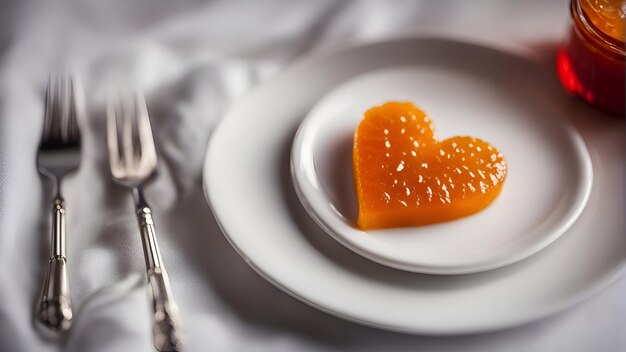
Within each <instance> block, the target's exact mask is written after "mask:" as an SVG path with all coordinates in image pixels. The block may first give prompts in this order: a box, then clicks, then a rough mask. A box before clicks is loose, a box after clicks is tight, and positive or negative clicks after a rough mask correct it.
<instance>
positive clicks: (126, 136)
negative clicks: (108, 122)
mask: <svg viewBox="0 0 626 352" xmlns="http://www.w3.org/2000/svg"><path fill="white" fill-rule="evenodd" d="M120 100H121V101H120V108H121V115H122V158H123V162H124V164H125V166H126V167H127V168H128V169H130V168H132V167H133V164H134V161H135V158H134V155H135V149H134V146H133V116H132V108H131V106H129V101H128V99H124V98H122V99H120ZM131 104H132V102H131Z"/></svg>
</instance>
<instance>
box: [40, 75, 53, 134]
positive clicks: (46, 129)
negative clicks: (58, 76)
mask: <svg viewBox="0 0 626 352" xmlns="http://www.w3.org/2000/svg"><path fill="white" fill-rule="evenodd" d="M53 97H54V84H53V82H52V77H51V76H49V77H48V87H47V88H46V105H45V110H44V115H43V131H42V132H41V136H42V141H46V140H47V139H49V138H50V132H51V131H50V129H51V127H52V107H53V104H52V100H53Z"/></svg>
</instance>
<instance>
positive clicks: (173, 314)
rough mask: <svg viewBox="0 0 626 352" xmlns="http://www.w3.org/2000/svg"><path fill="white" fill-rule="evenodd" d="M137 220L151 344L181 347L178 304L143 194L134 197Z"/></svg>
mask: <svg viewBox="0 0 626 352" xmlns="http://www.w3.org/2000/svg"><path fill="white" fill-rule="evenodd" d="M138 193H141V192H138ZM137 220H138V221H139V227H140V230H141V242H142V244H143V251H144V257H145V259H146V270H147V275H148V282H149V283H150V288H151V293H152V309H153V311H154V347H156V349H157V350H159V351H182V341H181V337H180V331H179V330H180V318H179V315H178V314H179V313H178V306H177V305H176V302H175V301H174V298H173V296H172V294H171V289H170V282H169V278H168V276H167V272H166V271H165V268H164V267H163V262H162V261H161V252H160V251H159V246H158V244H157V240H156V233H155V229H154V221H153V219H152V210H150V207H149V206H148V205H147V204H146V202H145V201H144V200H143V195H140V196H139V197H138V202H137Z"/></svg>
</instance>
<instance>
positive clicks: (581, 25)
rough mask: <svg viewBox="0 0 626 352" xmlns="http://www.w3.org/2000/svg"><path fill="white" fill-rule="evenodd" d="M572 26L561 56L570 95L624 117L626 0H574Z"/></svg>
mask: <svg viewBox="0 0 626 352" xmlns="http://www.w3.org/2000/svg"><path fill="white" fill-rule="evenodd" d="M570 9H571V16H572V25H571V29H570V30H569V33H568V36H567V38H566V40H565V42H564V43H563V45H562V46H561V47H560V48H559V51H558V53H557V61H556V70H557V74H558V76H559V79H560V81H561V84H562V85H563V87H564V88H565V90H566V91H567V92H569V93H570V94H572V95H574V96H578V97H580V98H581V99H582V100H584V101H586V102H587V103H589V104H591V105H593V106H595V107H597V108H598V109H600V110H602V111H605V112H608V113H612V114H619V115H622V116H624V103H625V99H626V97H625V96H624V85H625V82H624V74H625V73H624V61H625V50H624V21H625V20H626V17H625V12H626V0H572V2H571V8H570Z"/></svg>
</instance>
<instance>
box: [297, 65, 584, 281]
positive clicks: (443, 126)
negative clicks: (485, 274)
mask: <svg viewBox="0 0 626 352" xmlns="http://www.w3.org/2000/svg"><path fill="white" fill-rule="evenodd" d="M446 60H447V62H446ZM477 64H480V63H478V62H477ZM476 70H477V66H476V65H467V64H465V65H459V60H458V59H457V58H455V57H451V56H443V57H441V58H440V59H439V60H438V65H437V66H436V67H433V65H424V64H419V65H415V66H405V67H394V68H390V69H383V70H378V71H374V72H372V73H368V74H365V75H361V76H358V77H356V78H354V79H351V80H349V81H348V82H346V83H344V84H342V85H340V86H339V87H337V88H336V89H334V90H332V91H331V92H330V93H328V95H326V96H325V97H324V98H323V99H322V100H321V101H320V102H319V103H318V104H317V105H316V106H315V107H314V108H313V110H312V111H311V113H310V114H309V115H308V116H307V117H306V118H305V120H304V121H303V122H302V124H301V125H300V128H299V129H298V132H297V133H296V137H295V139H294V144H293V151H292V154H291V161H292V173H293V177H294V185H295V187H296V191H297V194H298V196H299V197H300V200H301V201H302V203H303V204H304V206H305V209H307V210H309V212H310V213H311V215H312V216H313V218H314V219H315V220H317V222H318V223H319V224H320V226H321V227H322V228H324V229H326V231H327V232H328V233H329V234H330V235H331V236H333V237H334V238H335V239H337V240H338V241H339V242H341V243H343V244H345V245H346V246H347V247H348V248H350V249H352V250H354V251H355V252H357V253H359V254H362V255H363V256H365V257H367V258H369V259H372V260H375V261H377V262H379V263H381V264H384V265H388V266H392V267H394V268H398V269H403V270H408V271H414V272H419V273H425V274H468V273H475V272H480V271H486V270H490V269H495V268H499V267H502V266H505V265H508V264H511V263H514V262H516V261H519V260H522V259H524V258H526V257H529V256H531V255H533V254H535V253H537V252H538V251H539V250H541V249H543V248H545V247H546V246H547V245H549V244H550V243H552V242H553V241H555V240H556V239H557V238H559V236H561V235H562V234H563V233H564V232H565V231H566V230H567V229H568V228H569V227H570V226H571V225H572V224H573V223H574V221H575V220H576V218H577V217H578V216H579V215H580V213H581V212H582V210H583V208H584V206H585V203H586V201H587V199H588V198H589V193H590V190H591V182H592V167H591V159H590V157H589V153H588V152H587V149H586V147H585V144H584V142H583V140H582V138H581V137H580V135H579V134H578V133H577V132H576V130H575V129H574V128H573V127H572V126H571V123H569V121H568V120H567V118H566V117H565V116H563V114H564V113H563V111H561V110H560V109H557V108H556V104H555V103H554V102H552V101H546V100H545V99H541V98H539V97H538V96H537V95H536V94H534V91H531V92H529V91H528V89H527V88H526V87H524V86H523V85H519V84H518V83H517V82H516V81H514V80H513V81H511V82H506V81H505V82H502V77H501V76H500V72H497V71H488V72H483V73H482V74H480V75H476V74H475V72H476ZM538 98H539V99H538ZM392 100H401V101H412V102H414V103H415V104H418V105H419V106H420V107H421V108H422V109H424V111H426V112H427V113H428V114H429V116H430V117H431V118H432V120H433V122H434V126H435V137H436V138H438V139H439V140H443V139H445V138H449V137H452V136H455V135H470V136H475V137H479V138H481V139H483V140H487V141H489V142H490V143H492V144H493V145H495V146H496V147H497V148H498V150H499V151H500V152H502V153H503V155H504V157H505V159H506V160H507V163H508V166H509V167H508V174H507V177H506V182H505V183H504V187H503V190H502V192H501V193H500V195H499V196H498V198H497V199H496V201H495V202H493V203H492V204H491V205H490V206H489V207H488V208H487V209H484V210H483V211H481V212H479V213H478V214H474V215H472V216H469V217H465V218H462V219H457V220H455V221H448V222H443V223H439V224H433V225H429V226H418V227H407V228H393V229H383V230H370V231H361V230H359V229H358V228H357V227H356V225H355V224H356V222H357V216H356V213H357V205H356V195H355V193H354V187H353V185H352V180H353V173H352V159H351V155H352V142H353V135H354V130H355V128H356V126H357V125H358V124H359V122H360V121H361V119H362V118H363V113H364V112H365V111H366V110H368V109H369V108H371V107H373V106H377V105H380V104H382V103H384V102H387V101H392ZM476 176H477V177H479V175H476Z"/></svg>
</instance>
